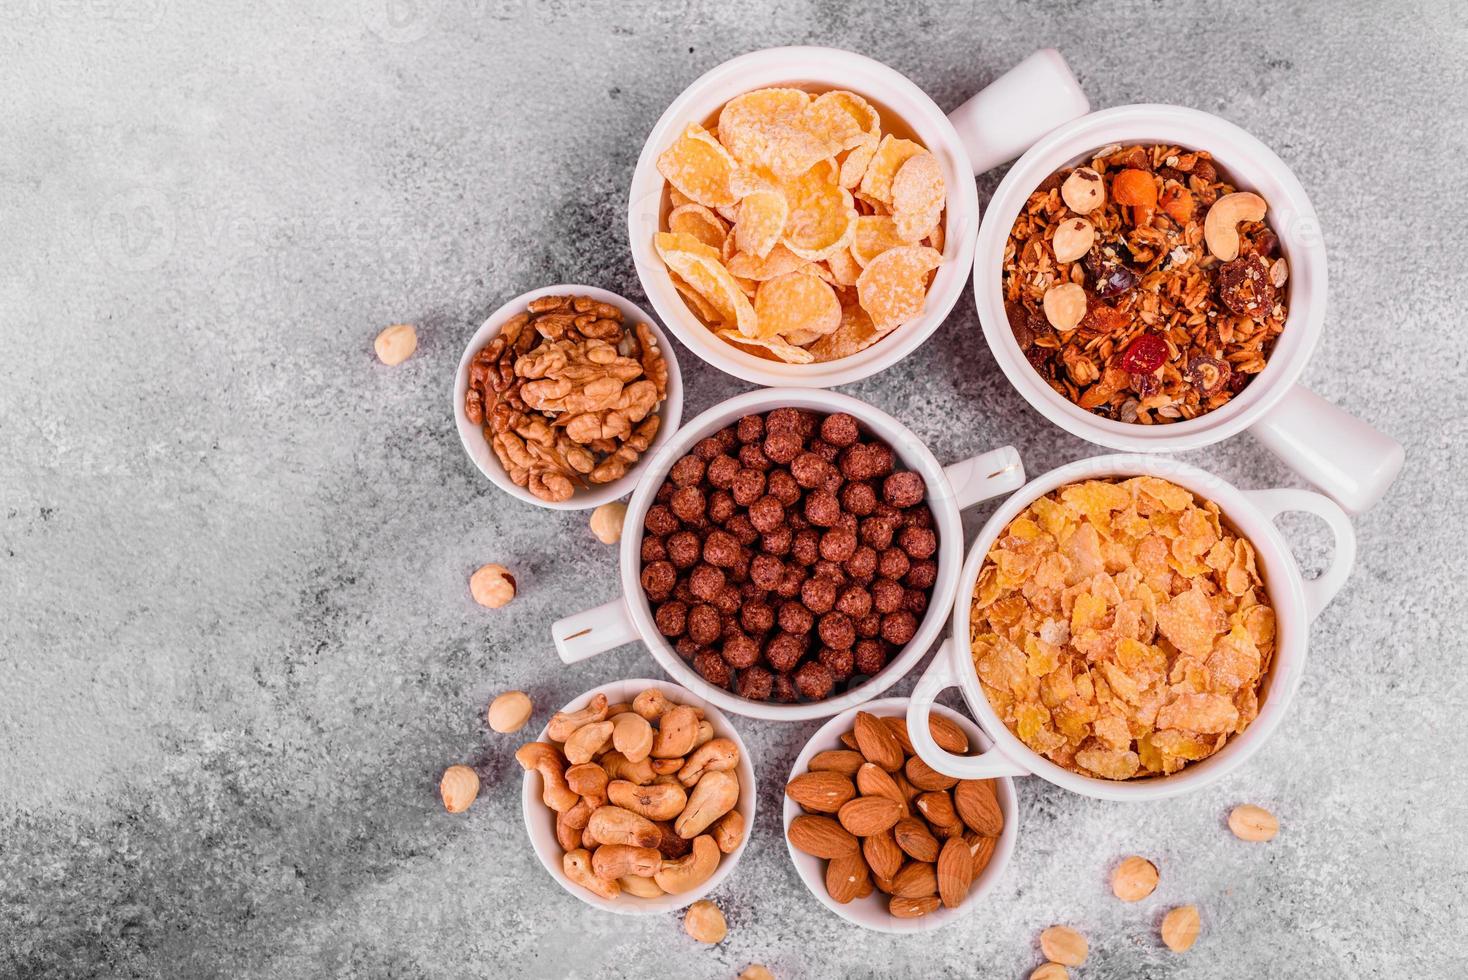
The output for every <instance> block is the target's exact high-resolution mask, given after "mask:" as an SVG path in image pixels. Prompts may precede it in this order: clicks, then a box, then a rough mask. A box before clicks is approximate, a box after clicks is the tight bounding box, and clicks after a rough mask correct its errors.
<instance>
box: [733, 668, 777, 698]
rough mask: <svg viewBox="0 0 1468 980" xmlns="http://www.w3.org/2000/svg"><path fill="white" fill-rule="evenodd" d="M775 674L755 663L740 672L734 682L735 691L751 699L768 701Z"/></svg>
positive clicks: (742, 696)
mask: <svg viewBox="0 0 1468 980" xmlns="http://www.w3.org/2000/svg"><path fill="white" fill-rule="evenodd" d="M773 686H774V676H773V675H772V674H771V673H770V672H769V671H768V670H766V669H765V668H763V667H761V666H759V665H758V664H755V665H754V666H751V667H748V668H746V669H744V670H741V671H740V672H739V677H738V679H737V680H736V681H735V682H734V693H735V694H738V695H739V696H740V697H741V698H748V699H749V700H751V701H768V700H769V698H770V689H771V688H772V687H773Z"/></svg>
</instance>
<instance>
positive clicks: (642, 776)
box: [601, 752, 657, 786]
mask: <svg viewBox="0 0 1468 980" xmlns="http://www.w3.org/2000/svg"><path fill="white" fill-rule="evenodd" d="M601 767H602V768H603V769H605V770H606V771H607V775H608V776H610V777H611V778H613V779H625V780H627V781H628V782H629V783H636V784H637V785H639V786H645V785H646V784H648V783H650V782H652V780H653V777H654V776H656V775H657V773H655V772H654V771H653V768H652V763H651V762H650V761H648V760H647V759H643V760H642V761H640V762H632V761H630V760H629V759H628V758H627V757H626V756H625V755H623V754H622V753H620V752H608V753H607V754H606V755H604V756H602V757H601Z"/></svg>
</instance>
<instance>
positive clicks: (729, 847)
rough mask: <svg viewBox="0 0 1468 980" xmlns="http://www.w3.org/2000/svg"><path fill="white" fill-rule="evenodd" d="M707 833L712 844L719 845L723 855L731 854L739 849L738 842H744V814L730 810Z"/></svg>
mask: <svg viewBox="0 0 1468 980" xmlns="http://www.w3.org/2000/svg"><path fill="white" fill-rule="evenodd" d="M709 833H710V834H711V835H712V836H713V838H714V843H715V844H718V845H719V850H721V851H723V852H724V853H725V854H733V853H734V851H735V849H736V848H738V847H739V842H740V841H742V840H744V814H742V813H740V812H739V811H738V810H730V811H729V812H728V813H726V814H724V815H723V816H722V817H720V818H719V819H717V820H715V821H714V825H713V826H712V827H710V828H709Z"/></svg>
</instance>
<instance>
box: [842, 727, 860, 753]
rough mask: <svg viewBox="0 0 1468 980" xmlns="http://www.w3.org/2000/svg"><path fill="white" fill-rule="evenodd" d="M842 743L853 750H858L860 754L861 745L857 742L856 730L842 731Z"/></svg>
mask: <svg viewBox="0 0 1468 980" xmlns="http://www.w3.org/2000/svg"><path fill="white" fill-rule="evenodd" d="M841 744H842V745H844V746H846V747H847V748H848V749H850V750H851V751H853V752H856V753H858V754H859V753H860V752H861V747H860V746H859V745H858V744H857V741H856V733H855V732H842V733H841Z"/></svg>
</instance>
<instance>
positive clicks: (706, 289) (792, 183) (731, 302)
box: [627, 48, 1089, 388]
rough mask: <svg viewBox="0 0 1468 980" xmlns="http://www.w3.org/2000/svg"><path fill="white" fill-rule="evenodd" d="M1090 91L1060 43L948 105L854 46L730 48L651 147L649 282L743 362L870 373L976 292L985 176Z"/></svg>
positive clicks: (838, 378)
mask: <svg viewBox="0 0 1468 980" xmlns="http://www.w3.org/2000/svg"><path fill="white" fill-rule="evenodd" d="M1088 107H1089V106H1088V103H1087V102H1086V99H1085V96H1084V95H1083V94H1082V93H1081V92H1080V89H1079V87H1078V86H1077V84H1076V82H1075V79H1074V77H1073V76H1072V75H1071V73H1070V70H1069V68H1067V67H1066V65H1065V61H1064V59H1062V58H1061V57H1060V55H1059V53H1058V52H1055V51H1053V50H1049V49H1047V50H1045V51H1040V52H1037V53H1036V54H1034V55H1032V56H1031V57H1030V58H1028V59H1026V60H1025V61H1024V62H1021V63H1020V64H1019V65H1018V66H1016V67H1015V68H1014V69H1012V70H1011V71H1010V72H1008V73H1006V74H1005V75H1003V76H1001V77H1000V78H999V79H997V80H996V81H995V82H993V83H992V84H991V85H990V86H988V87H987V88H985V89H984V90H983V91H982V92H980V93H979V94H978V95H976V96H975V97H974V98H973V99H970V100H969V102H967V103H965V104H964V105H963V106H961V107H960V108H959V109H957V110H955V111H954V112H953V113H952V114H950V115H945V114H944V113H943V112H942V110H940V109H939V108H938V107H937V105H936V104H935V103H934V102H933V100H932V99H931V98H930V97H929V96H928V95H927V94H926V93H924V92H923V91H922V90H921V89H920V88H918V87H917V85H915V84H914V83H913V82H912V81H911V80H909V79H908V78H907V77H906V76H904V75H903V74H901V73H900V72H898V71H895V70H893V69H892V68H889V67H888V66H886V65H884V64H881V63H880V62H877V61H873V60H871V59H869V58H864V57H862V56H860V55H857V54H853V53H851V52H848V51H837V50H833V49H830V48H774V49H770V50H765V51H755V52H751V53H750V54H746V55H743V56H741V57H738V58H735V59H733V60H732V61H728V62H725V63H724V64H722V65H720V66H718V67H716V68H714V69H713V70H711V71H709V72H708V73H706V74H705V75H703V76H702V77H701V78H699V79H698V80H697V81H695V82H694V83H693V84H692V85H691V86H689V88H688V89H687V90H686V91H685V92H684V93H683V94H682V95H681V96H679V97H678V98H677V99H676V100H674V102H673V103H672V105H670V106H669V107H668V109H667V111H666V112H664V113H663V116H662V118H661V119H659V120H658V122H657V125H656V126H654V127H653V130H652V133H651V134H650V136H649V137H648V141H647V144H646V146H645V147H644V148H643V151H642V155H641V157H640V158H639V160H638V162H637V168H636V171H635V172H634V175H633V179H632V185H631V190H630V193H629V199H628V216H627V223H628V241H629V244H630V245H631V248H632V254H633V258H634V261H635V262H636V265H637V272H638V275H639V276H640V277H641V279H642V284H643V289H644V290H645V291H646V293H647V295H648V298H649V299H650V300H651V301H652V304H653V307H654V308H655V309H656V310H657V311H658V313H659V315H660V316H661V317H662V319H663V322H664V323H666V324H668V325H669V327H670V328H671V329H672V330H673V332H674V333H675V334H677V336H678V339H679V340H681V341H682V342H683V343H684V345H685V346H687V347H688V348H689V349H691V350H692V351H693V352H694V353H695V354H697V355H698V356H699V357H701V358H703V359H704V360H706V361H708V362H709V363H710V364H713V365H714V366H715V367H717V368H719V369H720V370H723V371H725V372H726V373H729V374H732V375H734V376H736V377H739V378H743V379H745V380H746V381H752V382H755V383H757V384H761V385H766V386H771V387H776V386H782V385H798V386H803V387H823V388H824V387H831V386H834V385H839V384H845V383H847V382H850V381H855V380H858V379H860V378H864V377H867V376H868V375H871V374H874V373H876V372H877V371H880V370H882V369H883V368H885V367H888V366H890V365H891V364H894V363H896V362H897V361H898V360H901V359H902V358H903V357H905V356H906V355H907V354H908V353H910V352H912V351H913V350H915V349H916V348H917V347H918V346H919V345H921V344H922V343H923V341H925V340H926V339H927V338H928V337H929V336H930V335H931V334H932V333H933V331H934V330H936V329H937V328H938V326H939V325H940V324H942V322H943V320H944V319H945V318H946V317H947V315H948V313H949V311H951V310H952V309H953V305H954V303H955V302H956V301H957V299H958V297H959V295H960V294H961V293H962V292H963V289H964V286H965V285H966V280H967V268H968V267H969V266H970V265H971V264H972V262H973V251H974V240H975V236H976V235H977V232H978V226H979V203H978V194H977V190H976V188H975V186H974V182H973V180H972V179H971V178H972V176H973V175H974V174H976V173H981V172H983V171H985V170H988V169H990V168H991V167H994V166H997V165H998V164H1000V163H1003V162H1005V161H1006V160H1009V159H1013V158H1014V157H1015V156H1017V155H1018V154H1019V153H1020V152H1022V151H1023V150H1024V149H1025V148H1026V147H1028V146H1029V145H1030V144H1031V143H1033V142H1034V141H1035V140H1037V139H1039V138H1040V137H1041V136H1042V135H1043V134H1044V133H1045V132H1047V131H1048V130H1049V129H1051V128H1053V127H1054V126H1056V125H1058V124H1060V123H1061V122H1064V121H1066V120H1069V119H1073V118H1075V117H1076V116H1078V115H1081V114H1082V113H1084V112H1085V111H1086V110H1087V109H1088Z"/></svg>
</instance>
